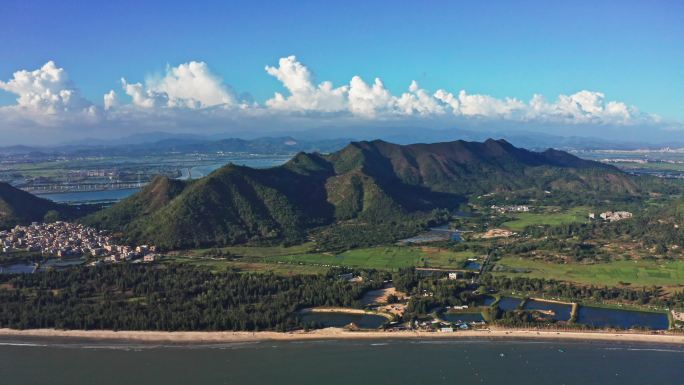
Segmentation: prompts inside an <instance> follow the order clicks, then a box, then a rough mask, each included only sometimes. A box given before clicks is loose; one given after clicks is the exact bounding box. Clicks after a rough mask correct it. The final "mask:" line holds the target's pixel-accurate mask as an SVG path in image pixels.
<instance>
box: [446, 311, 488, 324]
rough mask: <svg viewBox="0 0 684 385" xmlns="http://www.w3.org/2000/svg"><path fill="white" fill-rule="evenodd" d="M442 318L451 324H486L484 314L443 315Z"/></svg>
mask: <svg viewBox="0 0 684 385" xmlns="http://www.w3.org/2000/svg"><path fill="white" fill-rule="evenodd" d="M440 318H441V319H443V320H444V321H447V322H451V323H468V324H469V323H473V322H484V318H483V317H482V313H443V314H441V315H440Z"/></svg>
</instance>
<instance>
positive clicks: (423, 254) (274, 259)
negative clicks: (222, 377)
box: [167, 243, 475, 272]
mask: <svg viewBox="0 0 684 385" xmlns="http://www.w3.org/2000/svg"><path fill="white" fill-rule="evenodd" d="M313 246H314V245H313V244H311V243H307V244H303V245H297V246H290V247H284V246H270V247H249V246H236V247H224V248H220V249H199V250H192V251H189V252H185V253H184V254H176V255H172V256H170V257H169V258H168V259H167V260H168V261H169V262H179V263H191V264H195V265H204V266H210V267H211V268H212V269H216V270H221V269H227V268H229V267H235V268H240V269H247V270H257V269H265V270H268V271H273V270H274V269H275V270H277V271H279V272H282V271H285V270H287V269H294V270H293V271H299V270H300V269H308V270H310V271H312V272H314V271H319V272H320V271H325V270H327V268H329V267H333V266H344V267H358V268H369V269H379V270H397V269H399V268H402V267H410V266H415V267H430V268H447V269H459V268H461V267H462V266H463V264H464V263H465V261H466V260H467V259H468V258H472V257H474V256H475V253H473V252H470V251H460V252H455V251H451V250H448V249H444V248H437V247H429V246H384V247H371V248H360V249H352V250H348V251H345V252H343V253H340V254H333V253H316V252H312V249H313ZM216 255H220V256H221V258H215V256H216Z"/></svg>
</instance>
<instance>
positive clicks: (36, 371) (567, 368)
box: [0, 340, 684, 385]
mask: <svg viewBox="0 0 684 385" xmlns="http://www.w3.org/2000/svg"><path fill="white" fill-rule="evenodd" d="M682 359H684V348H682V347H671V346H652V345H634V344H631V345H630V344H616V343H611V344H606V343H582V342H564V341H559V342H525V341H481V340H465V341H463V340H460V341H432V340H431V341H396V340H377V341H368V340H363V341H362V340H359V341H353V340H350V341H320V342H312V341H307V342H262V343H242V344H218V345H194V346H187V345H186V346H178V345H176V346H168V345H167V346H160V345H144V344H138V345H135V344H133V345H132V344H129V343H121V344H115V343H112V342H100V343H98V342H80V343H78V342H68V343H66V342H61V343H60V342H59V341H58V340H51V342H47V343H46V342H44V341H43V342H36V340H4V341H3V342H1V343H0V373H2V380H1V382H2V383H3V384H8V385H11V384H52V385H60V384H69V385H79V384H99V385H107V384H151V385H155V384H160V385H161V384H164V385H173V384H212V385H213V384H236V385H251V384H254V385H268V384H278V385H289V384H293V385H294V384H297V385H307V384H311V385H337V384H339V385H343V384H344V385H347V384H373V385H383V384H392V385H409V384H411V385H415V384H450V385H451V384H507V385H516V384H531V383H533V384H535V385H545V384H553V385H556V384H566V385H571V384H582V385H590V384H602V385H613V384H615V385H618V384H619V385H631V384H635V385H636V384H638V385H643V384H677V383H682V375H684V369H683V368H682Z"/></svg>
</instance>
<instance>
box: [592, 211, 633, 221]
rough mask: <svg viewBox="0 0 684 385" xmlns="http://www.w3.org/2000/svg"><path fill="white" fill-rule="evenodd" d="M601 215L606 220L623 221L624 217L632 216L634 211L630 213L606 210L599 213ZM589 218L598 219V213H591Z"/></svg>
mask: <svg viewBox="0 0 684 385" xmlns="http://www.w3.org/2000/svg"><path fill="white" fill-rule="evenodd" d="M599 217H600V218H601V219H603V220H604V221H608V222H616V221H621V220H623V219H629V218H631V217H632V213H630V212H629V211H606V212H604V213H601V214H599ZM589 219H596V214H594V213H589Z"/></svg>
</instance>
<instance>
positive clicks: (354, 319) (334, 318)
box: [301, 312, 387, 329]
mask: <svg viewBox="0 0 684 385" xmlns="http://www.w3.org/2000/svg"><path fill="white" fill-rule="evenodd" d="M301 320H302V322H303V323H304V324H306V325H307V326H310V327H313V328H322V327H324V328H327V327H343V326H347V325H349V324H351V323H353V324H354V325H356V326H358V327H359V328H361V329H377V328H379V327H380V326H382V325H384V324H385V323H386V322H387V318H385V317H383V316H380V315H375V314H355V313H342V312H339V313H338V312H330V313H327V312H320V313H318V312H315V313H304V314H302V315H301Z"/></svg>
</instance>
